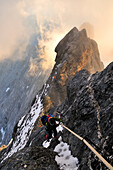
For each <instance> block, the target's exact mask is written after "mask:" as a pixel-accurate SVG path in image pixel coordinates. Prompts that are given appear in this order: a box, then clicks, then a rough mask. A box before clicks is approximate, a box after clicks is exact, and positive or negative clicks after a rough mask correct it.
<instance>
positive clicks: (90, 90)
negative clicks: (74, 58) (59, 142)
mask: <svg viewBox="0 0 113 170" xmlns="http://www.w3.org/2000/svg"><path fill="white" fill-rule="evenodd" d="M58 111H59V112H60V113H61V112H62V114H63V115H62V119H63V122H64V124H65V125H66V126H67V127H69V128H70V129H71V130H73V131H74V132H76V133H77V134H78V135H80V136H81V137H83V138H85V139H86V140H87V141H88V142H89V143H90V144H92V142H93V144H92V145H93V146H94V147H95V145H96V150H97V151H98V152H99V153H100V154H101V155H102V156H103V157H104V158H105V159H106V160H107V161H108V162H109V163H111V164H112V165H113V157H112V153H113V148H112V143H113V134H112V131H113V63H111V64H110V65H109V66H108V67H107V68H106V69H105V70H104V71H102V72H100V73H95V74H93V75H89V72H88V71H86V70H82V71H80V72H79V73H77V74H76V75H75V76H74V77H73V78H72V80H71V81H70V82H69V83H68V86H67V99H66V101H65V103H64V104H62V105H61V106H60V107H59V108H58ZM63 140H64V141H66V142H67V143H69V145H70V147H71V151H72V153H73V155H74V156H76V157H77V158H78V159H79V163H80V167H79V168H80V169H81V170H84V169H90V168H91V167H92V169H101V168H102V169H107V168H106V167H105V165H104V164H103V163H100V161H99V160H98V159H97V158H96V156H95V155H94V154H93V153H92V151H90V150H89V149H88V148H87V147H86V146H85V144H84V143H83V142H82V141H80V140H79V139H78V138H76V137H75V136H73V135H72V134H71V133H70V132H68V131H67V130H64V133H63Z"/></svg>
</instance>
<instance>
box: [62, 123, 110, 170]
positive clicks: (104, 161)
mask: <svg viewBox="0 0 113 170" xmlns="http://www.w3.org/2000/svg"><path fill="white" fill-rule="evenodd" d="M61 125H62V126H63V127H64V128H65V129H67V130H68V131H69V132H71V133H72V134H73V135H74V136H76V137H77V138H79V139H80V140H81V141H83V142H84V143H85V144H86V145H87V146H88V148H90V149H91V151H92V152H94V153H95V155H96V156H97V157H98V158H99V159H100V160H101V161H102V162H103V163H104V164H105V165H106V166H107V167H108V168H109V169H110V170H113V167H112V166H111V165H110V164H109V163H108V162H107V161H106V160H105V159H104V158H103V157H102V156H101V155H100V154H99V153H98V152H97V151H96V150H95V149H94V148H93V147H92V146H91V145H90V144H89V143H88V142H87V141H86V140H85V139H84V138H82V137H81V136H79V135H77V134H76V133H75V132H73V131H72V130H70V129H69V128H68V127H66V126H65V125H63V123H61Z"/></svg>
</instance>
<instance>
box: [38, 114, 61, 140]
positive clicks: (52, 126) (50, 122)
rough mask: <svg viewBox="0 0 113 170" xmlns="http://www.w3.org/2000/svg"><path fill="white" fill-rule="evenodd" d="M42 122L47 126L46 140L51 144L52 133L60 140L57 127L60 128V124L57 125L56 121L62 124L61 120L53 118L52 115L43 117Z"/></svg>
mask: <svg viewBox="0 0 113 170" xmlns="http://www.w3.org/2000/svg"><path fill="white" fill-rule="evenodd" d="M41 121H42V124H43V125H45V126H46V131H47V135H46V139H47V141H48V142H49V139H51V138H52V132H53V133H54V138H56V139H57V138H58V137H57V130H56V127H57V126H59V124H57V123H56V121H59V122H61V119H60V118H56V117H51V116H50V115H48V116H46V115H43V116H42V117H41Z"/></svg>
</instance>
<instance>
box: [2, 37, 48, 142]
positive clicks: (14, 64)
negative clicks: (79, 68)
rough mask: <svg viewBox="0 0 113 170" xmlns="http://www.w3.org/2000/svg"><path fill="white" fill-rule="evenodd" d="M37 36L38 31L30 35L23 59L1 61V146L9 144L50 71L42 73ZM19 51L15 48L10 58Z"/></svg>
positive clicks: (15, 56) (16, 55) (17, 54)
mask: <svg viewBox="0 0 113 170" xmlns="http://www.w3.org/2000/svg"><path fill="white" fill-rule="evenodd" d="M37 39H38V38H37V34H35V35H33V36H32V37H31V40H30V42H29V44H28V46H27V47H26V51H24V52H23V53H22V54H21V55H22V56H21V57H22V59H18V60H17V59H15V60H14V61H13V60H10V59H9V60H8V59H7V60H4V61H2V62H0V145H2V144H8V142H9V140H10V139H11V136H12V132H13V128H14V126H15V124H16V123H17V121H18V120H19V119H20V118H21V117H22V116H23V115H26V114H27V113H28V112H29V110H30V109H31V105H32V102H33V100H34V98H35V96H36V93H37V92H38V91H39V90H40V88H41V87H42V85H43V84H44V83H45V81H46V80H47V77H48V75H49V72H50V70H47V71H46V73H43V69H42V67H41V62H42V60H41V59H40V55H39V49H38V40H37ZM20 48H21V47H20ZM19 52H20V49H18V50H16V52H15V53H14V54H13V56H12V58H17V57H18V56H19ZM32 56H33V57H32ZM31 66H32V69H31ZM33 67H34V69H33Z"/></svg>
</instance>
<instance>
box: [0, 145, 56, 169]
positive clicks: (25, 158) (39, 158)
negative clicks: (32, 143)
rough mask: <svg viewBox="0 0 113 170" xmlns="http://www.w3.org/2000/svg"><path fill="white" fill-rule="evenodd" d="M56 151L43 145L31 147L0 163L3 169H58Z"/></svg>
mask: <svg viewBox="0 0 113 170" xmlns="http://www.w3.org/2000/svg"><path fill="white" fill-rule="evenodd" d="M55 155H56V153H55V152H53V151H50V150H48V149H45V148H43V147H29V148H24V149H23V150H21V151H19V152H17V153H15V154H14V155H13V156H12V157H10V158H8V159H7V160H6V161H4V162H3V163H2V164H0V169H1V170H25V169H27V170H58V169H59V167H58V165H57V164H56V162H55Z"/></svg>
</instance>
